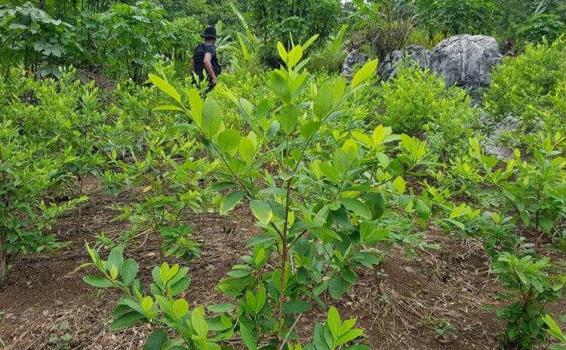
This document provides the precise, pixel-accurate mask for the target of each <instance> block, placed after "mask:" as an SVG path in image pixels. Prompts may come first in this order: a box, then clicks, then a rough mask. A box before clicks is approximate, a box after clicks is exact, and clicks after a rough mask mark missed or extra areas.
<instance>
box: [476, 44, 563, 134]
mask: <svg viewBox="0 0 566 350" xmlns="http://www.w3.org/2000/svg"><path fill="white" fill-rule="evenodd" d="M563 50H564V42H563V41H561V40H559V41H557V42H555V43H554V44H552V45H550V46H548V45H545V44H539V45H528V46H527V48H526V50H525V53H524V54H522V55H520V56H518V57H516V58H507V59H506V60H505V62H504V63H503V64H502V65H500V66H498V67H497V68H496V69H495V71H494V72H493V79H492V85H491V87H490V88H489V90H488V91H487V92H486V97H485V105H486V109H487V110H488V111H489V112H490V113H492V114H494V115H495V116H496V117H498V118H499V119H502V118H503V117H505V116H507V115H512V116H516V117H518V118H519V121H520V123H521V127H522V129H523V130H532V129H533V128H534V127H535V126H537V124H540V123H541V122H542V123H543V124H544V123H548V125H549V126H553V125H559V124H560V122H559V120H560V119H562V118H564V114H561V112H560V111H559V108H560V107H559V105H560V103H562V102H559V100H560V98H558V99H556V97H555V96H556V95H557V94H559V93H560V91H562V90H561V89H562V88H563V85H564V84H565V81H566V62H565V60H564V57H565V56H564V51H563ZM557 122H558V124H556V123H557ZM549 129H550V128H549Z"/></svg>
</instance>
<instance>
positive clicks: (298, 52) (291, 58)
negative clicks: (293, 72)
mask: <svg viewBox="0 0 566 350" xmlns="http://www.w3.org/2000/svg"><path fill="white" fill-rule="evenodd" d="M301 58H303V48H302V47H301V46H295V47H293V48H292V49H291V51H290V52H289V54H288V57H287V67H289V68H291V69H292V68H293V67H295V66H296V65H297V63H299V61H301Z"/></svg>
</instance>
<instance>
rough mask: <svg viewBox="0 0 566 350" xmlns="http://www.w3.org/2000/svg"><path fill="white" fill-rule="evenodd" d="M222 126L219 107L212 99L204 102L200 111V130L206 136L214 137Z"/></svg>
mask: <svg viewBox="0 0 566 350" xmlns="http://www.w3.org/2000/svg"><path fill="white" fill-rule="evenodd" d="M221 126H222V111H221V110H220V105H219V104H218V102H216V100H215V99H213V98H208V99H207V100H206V101H205V102H204V107H203V110H202V129H203V131H204V133H205V134H206V136H208V137H214V136H216V135H217V134H218V133H219V132H220V128H221Z"/></svg>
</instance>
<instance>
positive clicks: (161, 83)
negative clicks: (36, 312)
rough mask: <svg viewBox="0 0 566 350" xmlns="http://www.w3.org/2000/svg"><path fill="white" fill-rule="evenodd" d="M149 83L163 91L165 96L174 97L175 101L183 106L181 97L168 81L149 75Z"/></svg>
mask: <svg viewBox="0 0 566 350" xmlns="http://www.w3.org/2000/svg"><path fill="white" fill-rule="evenodd" d="M149 81H151V82H152V83H153V85H155V86H157V88H158V89H159V90H161V91H162V92H163V93H164V94H166V95H168V96H170V97H172V98H173V99H174V100H175V101H177V102H178V103H179V104H181V95H180V94H179V92H177V90H176V89H175V88H174V87H173V86H171V84H169V83H168V82H167V81H165V80H163V79H161V78H160V77H158V76H157V75H154V74H150V75H149Z"/></svg>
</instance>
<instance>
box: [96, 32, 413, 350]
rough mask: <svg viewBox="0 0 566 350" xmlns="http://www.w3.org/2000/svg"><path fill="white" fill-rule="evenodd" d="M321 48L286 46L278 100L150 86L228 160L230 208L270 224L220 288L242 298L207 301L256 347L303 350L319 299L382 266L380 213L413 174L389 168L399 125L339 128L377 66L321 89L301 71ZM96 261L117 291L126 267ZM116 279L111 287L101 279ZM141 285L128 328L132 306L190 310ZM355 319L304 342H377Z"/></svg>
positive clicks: (159, 82)
mask: <svg viewBox="0 0 566 350" xmlns="http://www.w3.org/2000/svg"><path fill="white" fill-rule="evenodd" d="M311 43H312V40H311V41H309V42H307V44H305V45H302V46H295V47H293V48H292V49H291V50H290V51H287V50H286V49H285V47H284V46H283V45H282V44H281V43H279V44H278V52H279V55H280V58H281V60H282V61H283V62H284V66H282V67H280V68H279V69H276V70H274V71H272V72H270V73H269V74H268V76H267V77H266V78H267V81H268V85H269V88H270V90H271V91H272V93H273V95H274V96H275V102H274V103H270V102H266V101H263V102H261V103H259V104H257V105H255V104H253V103H252V102H250V101H248V100H245V99H241V98H240V99H238V98H237V97H236V96H234V94H233V93H232V92H231V91H230V90H229V89H228V88H226V87H219V93H218V94H216V95H214V96H213V95H209V96H208V97H207V98H206V99H203V98H202V97H201V96H200V95H199V92H198V91H197V90H195V89H189V90H185V91H179V90H177V89H176V88H175V87H173V86H172V85H171V84H169V83H168V82H167V81H166V80H164V79H162V78H160V77H158V76H155V75H150V81H152V82H153V84H154V85H155V86H157V87H158V88H159V89H160V90H161V91H162V92H164V93H165V94H166V95H168V96H169V97H170V98H171V104H167V105H163V106H160V107H158V109H159V110H167V111H173V112H178V113H181V114H183V115H185V116H186V118H187V120H188V121H189V122H190V125H191V127H193V128H194V130H195V132H196V133H197V134H198V137H199V138H200V140H202V142H203V144H204V145H205V146H206V149H207V150H208V151H209V152H210V156H211V157H213V158H215V159H217V160H219V161H220V163H221V164H222V166H220V167H219V168H218V170H217V171H216V172H215V174H214V180H215V181H213V182H214V183H213V184H212V188H213V189H215V190H217V191H219V192H220V193H221V194H222V195H223V196H224V198H223V200H222V202H221V204H220V208H219V211H220V213H221V214H227V213H229V212H230V211H232V210H233V209H234V208H236V207H237V206H238V205H241V204H242V203H247V204H249V208H250V211H251V213H252V214H253V216H254V217H255V219H256V224H257V226H258V227H259V228H260V229H261V234H259V235H257V236H256V237H254V238H252V239H251V240H250V241H249V242H248V247H249V249H250V251H249V252H248V254H247V255H245V256H243V257H242V258H241V261H240V262H239V263H238V264H236V265H234V266H233V268H232V270H231V271H230V272H229V273H228V276H227V277H226V278H225V279H223V280H222V281H220V283H219V284H218V285H217V290H218V291H220V292H222V293H223V294H225V295H227V296H229V297H232V298H233V300H234V304H229V305H222V306H218V305H215V306H212V307H209V311H210V312H212V313H215V314H216V315H218V314H221V316H215V317H225V318H226V319H225V320H224V321H222V322H223V323H222V324H223V325H224V327H226V328H230V329H233V330H234V331H235V334H238V335H239V336H240V337H241V341H242V342H243V343H244V344H245V346H246V347H247V348H248V349H258V348H261V349H276V348H277V349H300V348H301V345H298V344H294V343H296V339H297V338H298V335H297V334H296V326H297V324H298V323H299V321H300V319H301V315H302V314H304V313H307V312H309V310H310V309H311V308H312V306H313V305H318V306H320V307H324V308H326V307H327V302H328V300H329V298H328V297H327V296H329V297H332V298H334V299H339V298H340V297H341V296H342V295H343V294H344V293H346V292H347V291H348V290H349V288H350V287H351V286H352V285H353V284H354V283H355V282H356V280H357V277H358V276H357V273H356V270H357V269H358V268H360V267H365V268H371V267H372V266H374V265H376V264H378V263H379V262H380V254H379V250H378V249H376V247H375V245H376V244H377V243H381V242H387V241H388V240H389V234H388V232H387V231H385V230H383V229H381V228H380V227H379V219H380V217H381V216H382V215H383V213H384V210H385V205H386V203H387V202H388V201H389V200H390V199H392V198H393V197H397V196H398V195H401V194H403V193H404V192H405V181H404V180H403V179H402V178H400V177H394V176H392V175H391V174H390V173H389V172H388V171H387V167H388V165H389V164H390V162H391V159H390V157H389V156H388V155H387V154H386V153H387V151H388V149H389V147H388V144H389V143H391V142H393V141H396V140H397V139H398V137H397V136H396V135H393V134H392V131H391V129H389V128H386V127H383V126H378V127H377V128H376V129H375V130H374V131H373V132H371V133H369V134H367V133H365V132H362V131H354V132H351V133H350V132H343V131H342V130H339V129H338V128H337V127H336V128H337V129H335V125H339V124H335V123H333V121H334V120H335V119H336V118H338V117H339V116H341V115H342V114H343V109H344V108H345V103H346V102H347V101H348V100H349V99H350V98H351V97H352V95H353V94H355V93H356V92H357V91H358V90H359V89H361V88H362V87H363V86H364V84H366V83H367V82H368V81H369V80H370V79H371V77H373V76H374V74H375V69H376V67H377V61H371V62H369V63H367V64H366V65H365V66H364V67H362V68H361V69H360V70H359V71H358V72H357V73H356V75H355V76H354V78H353V80H352V81H351V83H349V84H348V83H346V82H345V81H344V80H343V79H342V78H336V79H335V80H333V81H331V82H329V83H327V84H324V85H322V86H316V84H315V83H314V82H313V81H312V80H311V79H310V76H309V75H308V74H307V73H306V72H304V70H303V67H304V65H305V63H306V61H305V60H302V58H303V53H304V51H305V50H306V49H307V48H308V47H309V46H310V44H311ZM217 96H222V97H224V98H226V99H228V100H229V101H231V102H232V103H233V104H234V105H235V106H236V107H237V109H238V111H239V113H240V116H241V121H242V122H241V123H240V122H236V123H233V122H231V119H229V118H226V117H224V114H225V113H223V110H222V108H221V105H220V104H219V102H218V101H217V98H218V97H217ZM93 256H94V257H93V259H94V261H95V263H97V261H98V263H97V264H95V265H96V266H97V267H98V269H99V270H101V271H103V272H104V273H105V276H103V277H101V279H100V280H99V279H96V278H95V279H93V277H92V276H91V277H89V278H90V281H87V282H90V284H92V285H94V286H97V287H113V286H116V283H115V282H112V281H119V280H120V278H121V277H120V276H121V275H122V272H121V270H120V269H119V268H116V269H114V270H112V269H111V267H109V265H108V264H107V263H100V261H99V260H100V258H97V257H96V256H97V255H93ZM169 268H170V267H169V266H168V265H167V267H162V269H163V270H164V272H163V277H160V276H159V275H158V272H157V270H154V276H153V277H154V280H160V279H161V280H162V282H163V281H165V282H163V283H165V284H166V280H167V276H168V273H167V272H166V271H165V270H167V269H169ZM175 271H176V272H175V273H177V271H180V270H179V269H178V267H177V268H176V270H175ZM185 272H186V271H185ZM159 274H161V272H160V273H159ZM126 275H128V273H126ZM174 275H175V274H174V273H173V272H171V276H174ZM184 275H186V273H185V274H184ZM171 278H174V277H171ZM108 280H109V281H111V282H112V283H110V282H101V281H108ZM129 282H130V285H132V282H131V281H129ZM156 283H157V282H156ZM133 285H134V287H133V289H134V292H131V291H130V292H128V293H129V296H128V302H121V303H120V305H119V308H120V310H119V311H120V312H117V313H116V314H115V317H114V323H116V322H118V323H119V325H120V326H124V325H125V324H126V325H128V324H129V323H128V322H125V323H124V319H123V316H124V315H127V314H128V313H132V312H133V313H136V312H137V314H135V315H137V317H132V318H131V319H132V320H133V322H132V323H135V322H139V321H148V322H149V321H152V317H153V315H157V314H159V313H160V312H165V313H170V312H171V305H173V304H174V303H178V304H179V305H180V304H183V305H184V302H183V301H178V300H175V298H176V297H177V296H178V295H179V294H175V295H170V296H169V297H167V296H166V298H165V299H163V298H162V296H163V293H162V292H159V290H158V289H156V288H151V289H150V292H151V293H152V294H153V296H152V295H145V294H144V292H143V291H142V288H141V287H140V286H139V283H138V284H133ZM185 288H186V286H185ZM156 295H158V296H159V297H155V296H156ZM154 297H155V298H154ZM144 304H145V307H146V308H145V309H144V307H143V305H144ZM127 308H129V309H127ZM140 310H141V311H144V310H146V311H145V314H144V312H140ZM148 310H149V311H151V310H153V311H154V313H149V311H148ZM153 311H152V312H153ZM183 311H184V308H183ZM195 311H196V310H194V311H193V312H195ZM202 312H203V310H200V311H198V313H199V315H200V313H202ZM182 314H186V313H185V312H182ZM187 315H188V314H187ZM187 317H188V316H187ZM198 317H200V316H198ZM203 317H204V316H203ZM228 320H230V322H231V323H230V322H229V321H228ZM126 321H127V320H126ZM215 322H216V323H215ZM217 322H218V319H217V321H212V319H209V321H208V325H209V329H212V326H211V325H216V326H217V327H216V328H215V329H216V330H221V329H225V328H222V327H221V326H220V325H219V324H218V323H217ZM229 323H230V324H229ZM232 324H233V325H232ZM354 324H355V321H354V320H348V321H344V322H342V321H341V320H340V316H339V315H338V313H337V311H336V310H335V309H331V310H330V312H329V315H328V319H327V321H326V322H325V323H324V324H321V325H319V326H317V327H316V328H315V336H314V342H313V343H312V344H310V345H307V346H306V348H307V349H320V350H322V349H368V347H367V346H365V345H361V343H362V340H363V331H361V330H359V329H356V328H354ZM166 325H167V327H165V328H168V329H171V328H175V327H174V326H172V325H171V324H166ZM175 329H177V328H175ZM201 331H202V332H201V333H202V335H203V336H205V335H206V334H205V333H206V332H205V331H204V330H201ZM187 334H188V333H187ZM222 334H223V336H226V333H222ZM179 336H180V338H183V339H185V338H186V337H185V335H183V333H182V332H180V331H179V330H178V329H177V332H176V337H177V338H176V339H179ZM165 338H167V337H165ZM165 338H163V339H162V340H163V341H164V342H165V341H166V340H165ZM224 339H226V338H222V339H221V340H220V339H219V342H220V343H222V342H223V341H224ZM167 341H171V339H169V340H167ZM182 343H183V346H185V347H182V348H183V349H185V348H186V349H192V348H197V349H200V347H198V346H197V347H195V345H194V344H192V343H193V342H188V341H186V340H185V341H182ZM189 343H190V344H189ZM291 343H293V345H291ZM163 344H165V343H163Z"/></svg>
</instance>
